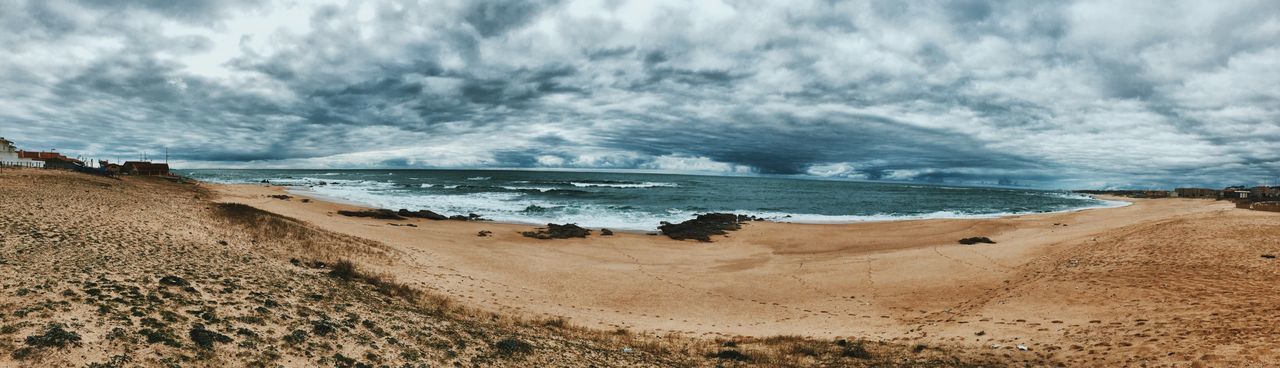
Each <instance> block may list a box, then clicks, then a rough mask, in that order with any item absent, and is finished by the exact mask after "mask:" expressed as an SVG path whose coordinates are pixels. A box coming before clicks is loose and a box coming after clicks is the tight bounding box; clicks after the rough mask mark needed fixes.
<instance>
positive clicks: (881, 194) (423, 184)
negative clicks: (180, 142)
mask: <svg viewBox="0 0 1280 368" xmlns="http://www.w3.org/2000/svg"><path fill="white" fill-rule="evenodd" d="M180 173H182V174H183V175H186V176H189V177H192V178H195V179H198V180H201V181H207V182H214V183H259V182H261V181H262V180H267V181H270V182H271V183H272V184H276V185H284V186H288V187H289V190H290V191H292V192H295V193H302V194H306V195H312V196H317V197H321V198H328V199H334V200H339V201H344V202H348V203H355V204H361V205H366V206H370V207H377V208H389V209H401V208H406V209H410V210H419V209H427V210H431V211H435V212H438V213H441V214H445V215H454V214H468V213H476V214H479V215H481V216H484V217H485V218H488V219H491V220H494V221H500V222H510V223H527V224H546V223H576V224H578V225H580V226H584V227H596V228H599V227H604V228H610V229H618V230H638V231H647V230H653V229H656V228H657V226H658V225H659V223H660V222H661V221H669V222H680V221H683V220H687V219H689V218H691V217H693V216H694V215H695V214H698V213H707V212H732V213H739V214H749V215H753V216H759V217H762V218H765V219H768V220H772V221H778V222H795V223H852V222H863V221H887V220H907V219H931V218H984V217H997V216H1005V215H1014V214H1028V213H1043V212H1056V211H1070V210H1078V209H1085V208H1097V207H1113V206H1120V205H1124V203H1123V202H1112V201H1104V200H1098V199H1094V198H1090V197H1088V196H1084V195H1079V194H1074V193H1069V192H1063V191H1044V190H1034V189H1023V188H993V187H970V186H949V185H929V184H914V183H883V182H860V181H839V180H815V179H802V178H790V177H754V176H700V175H673V174H642V173H616V172H607V173H606V172H563V171H518V170H184V171H180Z"/></svg>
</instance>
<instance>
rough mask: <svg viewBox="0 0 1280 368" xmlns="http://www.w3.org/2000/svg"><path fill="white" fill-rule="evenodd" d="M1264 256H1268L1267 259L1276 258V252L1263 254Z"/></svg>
mask: <svg viewBox="0 0 1280 368" xmlns="http://www.w3.org/2000/svg"><path fill="white" fill-rule="evenodd" d="M1262 258H1266V259H1276V255H1274V254H1263V255H1262Z"/></svg>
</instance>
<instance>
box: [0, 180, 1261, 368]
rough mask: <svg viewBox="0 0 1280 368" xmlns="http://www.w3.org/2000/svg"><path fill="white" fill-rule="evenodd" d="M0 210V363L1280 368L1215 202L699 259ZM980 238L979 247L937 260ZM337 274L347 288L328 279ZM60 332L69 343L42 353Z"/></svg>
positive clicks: (176, 206) (662, 250)
mask: <svg viewBox="0 0 1280 368" xmlns="http://www.w3.org/2000/svg"><path fill="white" fill-rule="evenodd" d="M34 188H40V190H39V191H37V190H34ZM0 192H2V193H0V194H3V195H0V210H2V211H0V213H2V215H0V220H3V221H0V226H3V229H4V230H5V231H4V233H3V236H2V237H0V245H2V246H0V273H2V276H3V277H4V280H5V281H4V283H3V285H2V286H3V288H4V290H3V291H2V294H0V295H2V296H0V351H3V352H4V354H3V356H0V366H15V367H18V366H32V365H45V366H61V365H77V366H78V365H85V364H86V363H104V364H105V363H110V362H128V364H123V363H122V365H123V366H134V365H137V366H165V365H168V364H180V365H183V366H226V365H232V366H240V365H254V364H263V365H271V366H277V365H278V366H287V367H303V366H316V365H325V366H329V365H341V364H346V363H344V362H362V363H368V364H384V365H392V366H400V365H402V364H410V365H415V364H429V365H447V364H462V365H467V366H726V365H727V366H797V367H801V366H885V365H930V366H1011V365H1034V366H1053V365H1065V366H1123V365H1132V366H1140V365H1148V366H1164V365H1176V366H1268V365H1274V364H1276V360H1277V356H1280V351H1277V350H1276V348H1277V347H1278V346H1280V341H1277V340H1278V339H1280V331H1277V328H1276V327H1275V325H1274V324H1273V323H1271V321H1274V320H1276V318H1278V317H1280V309H1277V308H1275V302H1276V301H1277V298H1276V295H1277V292H1278V291H1280V290H1278V289H1280V283H1277V282H1276V281H1277V280H1280V272H1277V270H1280V264H1277V261H1276V260H1275V259H1274V256H1275V255H1276V254H1280V243H1277V242H1276V240H1275V239H1276V238H1275V234H1276V230H1275V229H1276V226H1277V225H1278V224H1280V216H1278V214H1277V213H1273V212H1260V211H1249V210H1245V209H1237V208H1234V206H1232V205H1231V204H1230V203H1227V202H1222V201H1213V200H1199V199H1155V200H1139V199H1125V200H1126V201H1130V202H1132V204H1131V205H1129V206H1124V207H1115V208H1100V209H1088V210H1081V211H1073V212H1059V213H1047V214H1034V215H1020V216H1009V217H1001V218H992V219H940V220H913V221H888V222H867V223H858V224H828V225H815V224H807V225H806V224H787V223H774V222H767V221H754V222H748V223H746V224H744V225H743V227H742V229H741V230H738V231H732V232H729V233H728V235H727V236H713V237H712V239H711V240H712V242H697V241H677V240H672V239H669V238H667V237H666V236H661V235H649V234H646V233H645V232H617V233H615V234H614V235H612V236H602V235H601V234H600V233H599V232H598V231H595V232H593V234H591V235H590V236H588V237H587V238H574V239H550V240H542V239H533V238H528V237H524V236H522V235H520V232H523V231H529V230H532V229H533V228H534V227H533V226H530V225H522V224H504V223H495V222H487V221H452V220H446V221H432V220H425V219H405V220H378V219H369V218H355V217H347V216H342V215H338V214H337V211H340V210H361V209H362V208H360V207H358V206H355V205H352V204H346V203H337V202H330V201H326V200H324V199H322V198H310V197H306V196H305V192H304V191H297V190H294V191H289V190H288V188H286V187H281V186H272V185H265V184H256V185H224V184H210V183H198V184H190V183H186V184H184V183H175V182H170V181H167V180H163V179H159V178H136V177H125V178H123V180H116V179H109V178H103V177H95V176H88V175H84V174H77V173H70V172H58V171H52V170H34V169H6V170H3V171H0ZM282 196H288V197H282ZM281 198H284V199H281ZM410 225H412V226H410ZM482 231H488V232H491V235H489V236H479V234H480V233H481V232H482ZM977 236H981V237H989V238H990V239H991V240H993V241H994V242H995V243H994V244H985V243H978V244H974V245H962V244H958V243H957V240H959V239H962V238H968V237H977ZM1264 255H1270V256H1271V257H1272V258H1267V257H1264ZM342 261H350V262H351V264H353V265H354V267H355V271H351V270H347V271H342V272H339V270H340V269H342V267H339V266H337V263H340V262H342ZM55 326H56V327H57V329H55V328H54V327H55ZM67 331H69V332H70V333H71V334H73V335H75V339H69V338H59V337H60V336H62V337H65V336H64V335H66V334H64V332H67ZM862 349H865V350H866V351H863V350H862ZM867 351H869V352H867Z"/></svg>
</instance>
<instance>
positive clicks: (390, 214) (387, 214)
mask: <svg viewBox="0 0 1280 368" xmlns="http://www.w3.org/2000/svg"><path fill="white" fill-rule="evenodd" d="M338 214H339V215H343V216H347V217H369V218H375V219H379V220H404V216H400V215H398V214H396V212H395V211H392V210H387V209H381V210H363V211H347V210H341V211H338Z"/></svg>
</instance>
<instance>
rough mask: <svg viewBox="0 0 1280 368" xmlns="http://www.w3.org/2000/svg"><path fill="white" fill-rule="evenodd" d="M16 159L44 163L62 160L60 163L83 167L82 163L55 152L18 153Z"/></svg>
mask: <svg viewBox="0 0 1280 368" xmlns="http://www.w3.org/2000/svg"><path fill="white" fill-rule="evenodd" d="M18 157H22V158H25V159H29V160H32V161H44V162H48V161H49V160H62V161H66V162H70V163H72V164H75V165H80V166H84V162H83V161H80V160H77V159H74V158H70V157H67V156H63V155H62V154H61V153H57V152H43V151H18ZM45 166H46V167H48V165H45Z"/></svg>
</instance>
